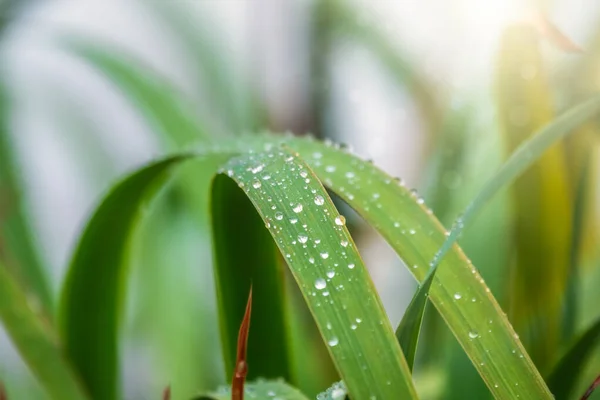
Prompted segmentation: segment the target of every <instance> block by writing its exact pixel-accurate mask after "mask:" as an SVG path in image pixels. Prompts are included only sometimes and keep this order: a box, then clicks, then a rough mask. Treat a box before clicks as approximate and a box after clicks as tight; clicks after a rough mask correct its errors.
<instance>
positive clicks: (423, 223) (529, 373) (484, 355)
mask: <svg viewBox="0 0 600 400" xmlns="http://www.w3.org/2000/svg"><path fill="white" fill-rule="evenodd" d="M599 113H600V96H595V97H593V98H592V99H590V100H588V101H586V102H583V103H581V104H579V105H577V106H576V107H573V108H572V109H570V110H568V111H567V112H565V113H564V114H562V115H561V116H559V117H558V118H557V119H556V120H555V121H554V122H553V123H551V124H549V125H547V126H546V127H544V128H543V129H542V130H541V131H540V132H539V133H538V134H536V135H533V137H532V138H531V139H529V140H528V141H527V142H526V143H524V144H523V145H521V146H520V147H519V148H518V149H517V150H516V151H515V152H514V153H513V155H512V156H511V157H510V158H509V160H508V161H507V162H506V163H505V164H504V165H503V166H502V167H501V168H500V170H499V171H498V172H497V174H496V175H495V176H494V177H493V178H492V179H490V180H489V181H488V182H487V183H486V185H485V186H484V187H483V188H482V190H481V191H480V192H479V193H478V195H477V196H476V197H475V199H474V200H473V201H472V202H471V203H470V204H469V205H468V206H467V208H466V209H465V212H464V213H463V214H462V216H461V217H460V218H459V219H458V220H457V221H456V223H455V224H454V227H453V229H452V230H451V231H450V232H449V234H448V235H447V238H446V239H445V240H443V236H441V234H440V233H439V231H440V229H441V226H440V225H439V223H437V221H435V219H434V218H433V217H429V218H423V217H422V215H421V214H423V213H422V209H421V211H419V208H417V209H416V210H415V209H414V208H415V207H414V204H411V201H408V197H409V196H408V195H407V193H408V191H407V190H406V189H405V188H404V187H402V186H401V185H398V184H395V183H393V179H392V178H390V177H388V176H386V175H385V174H384V173H382V172H381V171H378V170H377V169H375V168H374V167H372V166H370V165H368V164H366V163H364V162H362V161H360V160H358V159H356V158H354V157H352V156H350V155H344V154H342V153H341V152H339V151H336V150H335V149H332V148H327V147H324V146H322V145H319V144H317V143H311V142H307V141H299V140H293V141H291V142H290V144H291V146H292V147H293V148H294V149H296V150H297V151H299V152H300V154H305V158H306V160H307V161H308V162H309V165H311V166H312V167H313V168H315V171H316V172H317V174H318V176H320V178H321V179H322V180H323V182H325V184H326V185H327V186H329V187H330V188H331V189H332V190H333V191H335V192H336V193H337V194H339V196H340V197H342V198H343V199H344V200H345V201H346V202H348V203H349V204H350V205H351V206H352V207H353V208H355V209H356V210H357V211H358V212H359V213H360V214H361V215H363V216H364V217H365V218H366V219H367V220H368V221H369V222H370V223H371V224H373V225H374V227H375V228H376V229H378V230H379V231H380V233H381V234H382V235H383V236H384V237H385V238H386V240H388V242H389V243H390V244H391V245H392V247H394V249H395V250H396V251H397V252H398V253H399V254H400V256H401V257H402V259H403V260H404V261H405V262H406V263H407V265H409V266H414V268H411V271H412V272H413V274H414V275H415V276H416V277H417V279H419V280H420V281H421V280H422V279H423V278H424V277H425V275H426V271H427V269H428V268H427V266H428V265H430V260H431V259H433V262H431V266H430V267H431V268H436V267H437V266H438V265H440V262H441V264H444V265H447V268H442V270H441V271H439V274H438V276H437V279H436V280H437V281H439V284H434V285H433V286H432V292H431V299H432V301H433V303H434V305H435V306H436V308H437V309H438V310H439V311H440V313H441V314H442V317H443V318H444V319H445V320H446V323H447V324H448V326H449V327H450V329H451V330H452V331H453V333H454V334H455V336H456V337H457V339H458V341H459V342H460V343H461V345H462V346H463V347H464V348H465V350H466V352H467V354H468V355H469V358H471V360H472V361H473V364H474V365H475V367H476V368H477V369H478V371H479V373H480V374H481V375H482V378H483V379H484V381H485V382H486V384H487V385H488V388H490V390H491V392H492V393H493V394H494V395H495V396H496V397H497V398H507V399H508V398H514V397H515V396H516V395H517V394H519V395H531V394H532V393H537V394H538V395H539V397H540V398H549V397H548V396H549V392H548V389H547V387H546V386H545V383H544V381H543V379H542V378H541V377H540V375H539V373H538V372H537V370H536V369H535V367H534V366H533V364H532V362H531V360H530V359H529V357H528V356H527V354H526V352H525V351H524V349H523V347H522V345H521V343H520V341H519V340H518V337H517V336H516V334H515V333H514V331H513V329H512V326H510V324H509V323H508V320H507V319H506V318H505V317H504V316H503V314H502V311H501V310H500V308H499V307H498V305H497V303H496V302H495V300H494V299H493V297H492V296H491V294H489V292H488V291H487V290H484V289H487V288H486V287H485V284H484V283H483V279H481V277H479V276H478V274H477V271H476V270H475V268H474V267H468V260H466V259H465V257H464V255H463V254H462V252H460V251H459V250H458V249H457V248H456V247H455V242H456V240H457V239H458V237H459V236H460V233H461V232H462V230H463V229H464V227H465V226H467V225H468V224H469V223H471V222H472V220H473V219H474V217H475V216H476V215H477V213H478V212H479V211H480V210H481V208H482V207H483V206H484V205H485V204H486V203H487V202H488V201H489V200H490V199H491V198H492V197H493V196H494V195H495V194H496V193H497V192H498V191H500V190H501V189H502V188H504V187H505V186H506V185H507V184H508V183H510V182H512V181H513V180H514V179H515V178H516V177H517V176H519V174H521V173H522V172H523V171H524V170H526V169H527V168H528V167H529V166H530V165H531V164H532V163H534V162H535V161H536V160H537V159H538V158H539V157H540V155H541V154H543V153H544V151H545V150H546V149H548V148H549V147H550V146H552V145H553V144H554V143H556V142H557V141H558V140H560V139H562V138H564V137H565V136H566V135H568V134H569V133H571V132H573V130H575V129H576V128H577V127H579V126H580V125H581V124H583V123H584V122H585V121H587V120H589V119H590V118H592V117H593V116H595V115H597V114H599ZM345 157H347V158H345ZM335 165H346V166H350V167H346V168H345V169H346V171H343V170H339V169H336V167H335ZM328 166H331V167H332V168H327V167H328ZM359 175H360V176H361V179H358V178H357V177H358V176H359ZM375 178H377V180H376V179H375ZM357 193H360V194H361V196H357ZM367 198H368V200H367ZM402 199H404V201H402V202H401V200H402ZM384 200H385V201H384ZM417 201H418V200H417ZM382 202H383V203H382ZM418 202H419V201H418ZM372 203H373V204H372ZM412 203H414V199H413V200H412ZM381 204H395V207H394V208H391V207H387V208H385V211H383V209H384V208H379V207H378V205H379V206H381ZM400 204H401V205H402V206H404V207H406V209H405V208H404V207H400ZM411 207H412V209H413V210H412V211H413V212H412V213H411V212H407V211H406V210H410V209H411ZM394 210H397V211H395V212H394ZM398 210H401V211H398ZM396 213H397V214H398V215H397V216H396V218H394V216H395V214H396ZM394 219H396V220H395V221H394ZM392 221H393V223H394V224H397V226H393V225H392V226H390V224H391V223H392ZM384 222H385V223H384ZM402 226H404V228H402ZM419 227H420V228H423V227H426V228H424V229H423V231H425V232H426V234H425V235H422V236H426V237H424V238H423V239H426V240H423V241H420V242H419V246H418V247H416V246H415V244H414V243H410V242H412V241H415V239H414V238H413V240H412V241H407V240H399V239H398V233H401V234H403V235H406V234H408V235H411V236H413V235H412V232H413V230H414V233H415V234H416V228H419ZM436 234H437V235H436ZM440 244H442V245H441V247H440ZM427 245H428V246H427ZM436 249H439V250H438V251H437V252H435V250H436ZM426 250H428V251H429V253H431V257H430V258H428V254H427V253H428V252H427V251H426ZM448 253H449V254H448ZM445 256H447V259H444V257H445ZM442 273H443V275H442ZM469 273H472V275H469ZM458 276H460V278H459V277H458ZM476 281H479V282H480V283H479V284H478V283H477V282H476ZM440 285H441V286H440ZM438 296H439V297H438ZM455 296H457V297H459V298H458V299H457V298H456V297H455ZM469 298H470V299H471V304H470V308H471V310H469V311H468V312H466V310H464V309H463V307H461V306H459V305H458V304H460V303H461V301H460V300H462V302H466V300H467V299H469ZM472 299H475V301H472ZM457 300H458V302H457ZM490 321H491V323H490ZM488 323H489V325H487V324H488ZM489 331H492V332H494V333H493V334H491V333H492V332H489ZM490 334H491V335H490ZM472 336H474V337H472ZM494 351H495V353H494V354H495V355H494V356H493V358H492V356H491V355H490V354H492V352H494ZM507 353H510V354H507ZM511 354H512V356H511ZM521 356H522V357H521ZM500 371H502V372H500ZM516 383H518V385H517V384H516ZM525 387H527V388H525Z"/></svg>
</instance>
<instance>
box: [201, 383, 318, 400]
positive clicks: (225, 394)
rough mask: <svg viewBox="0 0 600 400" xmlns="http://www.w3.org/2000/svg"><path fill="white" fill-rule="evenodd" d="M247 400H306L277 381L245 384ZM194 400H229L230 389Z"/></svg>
mask: <svg viewBox="0 0 600 400" xmlns="http://www.w3.org/2000/svg"><path fill="white" fill-rule="evenodd" d="M245 394H247V395H248V396H247V397H248V398H251V399H256V400H273V399H285V400H308V397H306V396H304V395H303V394H302V393H301V392H300V391H299V390H298V389H296V388H293V387H291V386H290V385H288V384H286V383H284V382H282V381H281V380H278V381H267V380H258V381H256V382H250V383H247V384H246V391H245ZM194 400H231V388H230V387H223V388H220V389H219V390H218V391H217V392H215V393H210V394H207V395H202V396H198V397H194Z"/></svg>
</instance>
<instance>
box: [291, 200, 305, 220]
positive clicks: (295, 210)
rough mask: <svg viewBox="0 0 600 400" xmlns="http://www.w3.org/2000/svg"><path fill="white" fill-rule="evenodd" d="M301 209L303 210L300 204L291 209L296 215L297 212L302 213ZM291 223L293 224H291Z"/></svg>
mask: <svg viewBox="0 0 600 400" xmlns="http://www.w3.org/2000/svg"><path fill="white" fill-rule="evenodd" d="M302 208H303V207H302V204H300V203H298V204H296V206H295V207H294V208H293V210H294V212H295V213H296V214H298V213H299V212H302ZM292 223H294V222H292Z"/></svg>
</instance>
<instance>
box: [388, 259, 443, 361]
mask: <svg viewBox="0 0 600 400" xmlns="http://www.w3.org/2000/svg"><path fill="white" fill-rule="evenodd" d="M434 276H435V270H433V271H430V272H429V273H428V274H427V277H425V280H424V281H423V283H422V284H421V285H419V288H418V289H417V292H416V293H415V295H414V296H413V298H412V300H411V301H410V304H409V305H408V308H407V309H406V311H405V312H404V315H403V316H402V320H401V321H400V324H399V325H398V328H396V338H397V339H398V343H400V347H402V351H403V352H404V356H405V357H406V362H407V363H408V368H410V370H411V371H412V369H413V365H414V363H415V355H416V354H417V344H418V342H419V333H420V331H421V323H422V322H423V315H424V314H425V307H426V306H427V298H428V297H429V289H430V288H431V284H432V283H433V278H434Z"/></svg>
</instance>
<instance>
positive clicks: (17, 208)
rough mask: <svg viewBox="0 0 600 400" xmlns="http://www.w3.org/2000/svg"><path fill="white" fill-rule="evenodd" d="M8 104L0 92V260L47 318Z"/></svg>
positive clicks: (48, 297)
mask: <svg viewBox="0 0 600 400" xmlns="http://www.w3.org/2000/svg"><path fill="white" fill-rule="evenodd" d="M8 106H9V103H8V99H7V98H6V94H5V89H4V88H0V221H1V222H2V223H0V260H2V261H3V262H4V264H5V265H6V266H7V267H8V268H10V269H11V270H12V272H13V276H15V277H16V278H17V279H18V280H19V283H20V284H21V285H22V286H23V287H24V288H25V289H26V290H27V292H28V294H29V295H30V296H32V297H35V298H36V301H38V302H39V303H40V304H41V305H42V307H43V308H44V309H45V310H46V312H48V313H49V314H52V313H53V299H52V294H51V291H50V286H49V283H48V278H47V276H46V273H45V271H44V268H43V265H42V262H41V260H40V258H39V255H38V253H37V249H36V246H35V244H34V241H33V236H32V234H31V231H30V227H29V224H28V221H27V218H26V215H25V212H24V210H23V209H22V205H23V203H24V201H23V199H22V198H21V196H22V193H21V192H22V190H21V188H20V184H19V182H18V178H17V175H18V174H17V171H16V163H15V160H14V156H13V154H14V153H13V149H12V146H11V143H10V137H9V133H8V126H7V123H8V121H6V117H7V109H8Z"/></svg>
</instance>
